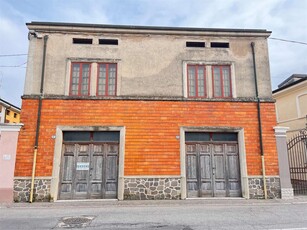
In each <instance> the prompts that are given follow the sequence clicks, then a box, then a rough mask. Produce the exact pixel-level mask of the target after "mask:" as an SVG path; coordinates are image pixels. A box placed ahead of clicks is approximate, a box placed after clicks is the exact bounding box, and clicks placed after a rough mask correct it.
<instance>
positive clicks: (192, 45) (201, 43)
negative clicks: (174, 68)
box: [186, 42, 205, 48]
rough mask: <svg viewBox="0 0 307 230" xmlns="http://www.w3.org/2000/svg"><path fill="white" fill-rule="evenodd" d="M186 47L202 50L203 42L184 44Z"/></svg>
mask: <svg viewBox="0 0 307 230" xmlns="http://www.w3.org/2000/svg"><path fill="white" fill-rule="evenodd" d="M186 47H197V48H204V47H205V42H186Z"/></svg>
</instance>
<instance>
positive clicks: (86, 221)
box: [57, 216, 95, 228]
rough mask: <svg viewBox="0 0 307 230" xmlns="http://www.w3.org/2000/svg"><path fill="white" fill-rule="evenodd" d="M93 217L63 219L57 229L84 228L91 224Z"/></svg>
mask: <svg viewBox="0 0 307 230" xmlns="http://www.w3.org/2000/svg"><path fill="white" fill-rule="evenodd" d="M94 218H95V217H94V216H74V217H63V218H62V219H61V220H60V221H59V223H58V225H57V227H58V228H84V227H87V226H89V225H90V224H91V222H92V220H93V219H94Z"/></svg>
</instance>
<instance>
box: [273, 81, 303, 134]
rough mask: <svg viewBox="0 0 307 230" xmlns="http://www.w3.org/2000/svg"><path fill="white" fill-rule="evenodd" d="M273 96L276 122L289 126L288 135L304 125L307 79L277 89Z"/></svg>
mask: <svg viewBox="0 0 307 230" xmlns="http://www.w3.org/2000/svg"><path fill="white" fill-rule="evenodd" d="M273 97H274V99H276V103H275V106H276V114H277V123H278V125H280V126H286V127H289V128H290V129H289V131H288V132H287V133H288V137H289V136H291V135H292V134H293V133H295V132H296V131H298V130H300V129H303V128H305V127H306V118H305V117H306V115H307V103H306V101H307V81H304V82H302V83H299V84H297V85H294V86H292V87H289V88H287V89H285V90H282V91H279V92H277V93H275V94H274V95H273Z"/></svg>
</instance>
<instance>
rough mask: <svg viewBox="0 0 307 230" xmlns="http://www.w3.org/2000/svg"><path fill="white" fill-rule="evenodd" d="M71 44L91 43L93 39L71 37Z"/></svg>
mask: <svg viewBox="0 0 307 230" xmlns="http://www.w3.org/2000/svg"><path fill="white" fill-rule="evenodd" d="M72 41H73V44H93V39H91V38H73V39H72Z"/></svg>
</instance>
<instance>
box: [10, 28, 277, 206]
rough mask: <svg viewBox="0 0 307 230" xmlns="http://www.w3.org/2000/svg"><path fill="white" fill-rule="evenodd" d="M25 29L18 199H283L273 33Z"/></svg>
mask: <svg viewBox="0 0 307 230" xmlns="http://www.w3.org/2000/svg"><path fill="white" fill-rule="evenodd" d="M27 27H28V29H29V55H28V64H27V73H26V81H25V89H24V95H23V97H22V115H21V116H22V117H21V122H22V123H23V124H24V127H23V128H22V130H21V132H20V135H19V144H18V151H17V159H16V170H15V200H21V201H26V200H29V197H34V199H35V200H49V199H51V200H59V199H60V200H66V199H75V200H79V199H109V198H116V199H119V200H122V199H186V198H193V197H245V198H263V197H265V195H267V196H268V197H269V198H275V197H280V183H279V174H278V157H277V152H276V143H275V136H274V130H273V126H275V125H276V117H275V107H274V100H273V99H272V94H271V82H270V71H269V56H268V47H267V38H268V37H269V36H270V33H271V32H270V31H267V30H259V29H206V28H180V27H149V26H119V25H96V24H95V25H94V24H76V23H51V22H31V23H27ZM263 182H265V184H266V186H265V189H264V187H263ZM31 185H32V189H33V190H32V189H31ZM32 195H33V196H32Z"/></svg>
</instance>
